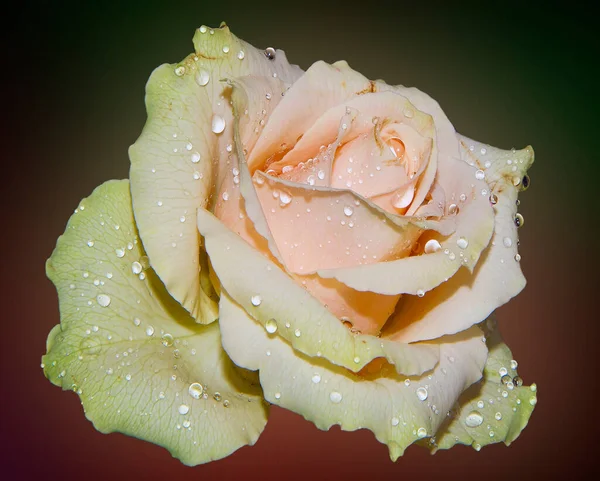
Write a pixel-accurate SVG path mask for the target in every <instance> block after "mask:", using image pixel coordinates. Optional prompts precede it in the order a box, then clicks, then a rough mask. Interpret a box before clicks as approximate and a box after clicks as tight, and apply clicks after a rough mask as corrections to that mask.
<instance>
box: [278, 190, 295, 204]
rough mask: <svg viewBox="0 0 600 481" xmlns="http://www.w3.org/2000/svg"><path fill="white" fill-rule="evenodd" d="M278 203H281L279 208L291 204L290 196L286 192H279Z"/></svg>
mask: <svg viewBox="0 0 600 481" xmlns="http://www.w3.org/2000/svg"><path fill="white" fill-rule="evenodd" d="M279 202H280V203H281V204H280V205H281V206H286V205H289V203H290V202H292V196H291V195H290V194H288V193H287V192H281V193H280V194H279Z"/></svg>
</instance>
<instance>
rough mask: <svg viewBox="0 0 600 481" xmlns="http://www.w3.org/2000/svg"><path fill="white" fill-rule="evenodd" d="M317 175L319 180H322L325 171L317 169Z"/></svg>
mask: <svg viewBox="0 0 600 481" xmlns="http://www.w3.org/2000/svg"><path fill="white" fill-rule="evenodd" d="M317 177H318V178H319V179H320V180H323V179H324V178H325V171H324V170H319V171H318V172H317Z"/></svg>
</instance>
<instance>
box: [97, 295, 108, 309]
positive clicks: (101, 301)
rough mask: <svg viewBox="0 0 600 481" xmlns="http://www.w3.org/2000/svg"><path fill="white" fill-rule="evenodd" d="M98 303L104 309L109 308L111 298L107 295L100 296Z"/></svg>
mask: <svg viewBox="0 0 600 481" xmlns="http://www.w3.org/2000/svg"><path fill="white" fill-rule="evenodd" d="M96 301H98V304H100V305H101V306H102V307H108V305H109V304H110V297H109V296H107V295H106V294H99V295H98V297H96Z"/></svg>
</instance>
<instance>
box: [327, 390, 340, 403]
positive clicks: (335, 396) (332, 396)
mask: <svg viewBox="0 0 600 481" xmlns="http://www.w3.org/2000/svg"><path fill="white" fill-rule="evenodd" d="M329 400H330V401H331V402H332V403H334V404H339V403H340V402H342V395H341V394H340V393H339V392H337V391H331V393H330V394H329Z"/></svg>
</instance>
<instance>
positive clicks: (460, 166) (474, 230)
mask: <svg viewBox="0 0 600 481" xmlns="http://www.w3.org/2000/svg"><path fill="white" fill-rule="evenodd" d="M438 173H439V176H440V180H439V182H440V184H441V185H442V186H443V188H444V190H445V192H446V196H447V198H446V200H447V201H451V202H453V203H454V202H455V203H456V204H455V205H456V206H459V207H458V214H457V215H456V231H455V232H454V233H453V234H452V235H451V236H449V237H448V238H446V239H440V240H439V242H440V245H441V249H440V250H438V251H437V252H433V253H430V254H422V255H417V256H411V257H404V258H401V259H398V260H392V261H388V262H380V263H377V264H370V265H361V266H355V267H342V268H337V269H319V271H318V274H319V275H320V276H321V277H325V278H331V277H333V278H335V279H337V280H338V281H340V282H343V283H344V284H346V285H348V286H350V287H352V288H354V289H357V290H359V291H371V292H378V293H380V294H388V295H393V294H413V295H415V294H424V293H425V292H427V291H429V290H431V289H433V288H434V287H436V286H438V285H440V284H441V283H443V282H445V281H446V280H447V279H448V278H450V277H451V276H453V275H454V274H455V273H456V272H457V271H458V269H459V268H460V267H461V266H465V267H467V268H472V267H473V266H474V265H476V264H477V261H478V259H479V256H480V255H481V252H482V251H483V249H484V248H485V247H486V246H487V245H488V243H489V241H490V237H491V235H492V231H493V228H494V217H493V211H492V208H491V206H490V205H489V201H488V196H487V195H485V196H484V195H482V193H481V192H482V191H483V190H485V189H486V187H487V185H486V184H485V183H484V182H483V181H480V180H477V179H476V178H475V169H473V168H472V167H470V166H468V165H466V164H465V163H464V162H461V161H459V160H456V159H448V160H447V161H445V162H444V163H441V164H440V166H439V172H438ZM461 195H464V197H463V198H464V200H462V201H461ZM459 239H464V240H465V241H467V245H466V246H464V247H463V248H461V247H460V245H459ZM461 245H464V244H461ZM480 320H481V319H480ZM454 332H456V331H454Z"/></svg>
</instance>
